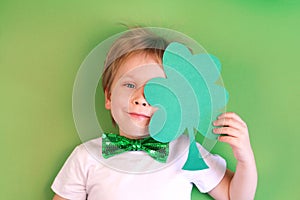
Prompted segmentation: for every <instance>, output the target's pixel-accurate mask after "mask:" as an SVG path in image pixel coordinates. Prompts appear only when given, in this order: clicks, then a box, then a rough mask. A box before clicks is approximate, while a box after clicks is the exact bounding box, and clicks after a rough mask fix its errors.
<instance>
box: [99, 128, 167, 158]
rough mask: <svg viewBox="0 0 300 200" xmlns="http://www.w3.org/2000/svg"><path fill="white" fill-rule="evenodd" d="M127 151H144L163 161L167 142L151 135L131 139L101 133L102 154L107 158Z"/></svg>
mask: <svg viewBox="0 0 300 200" xmlns="http://www.w3.org/2000/svg"><path fill="white" fill-rule="evenodd" d="M127 151H145V152H146V153H147V154H148V155H149V156H151V157H152V158H154V159H155V160H157V161H159V162H163V163H165V162H166V161H167V158H168V154H169V143H162V142H158V141H156V140H154V139H153V138H151V137H147V138H143V139H139V140H133V139H129V138H126V137H123V136H120V135H117V134H105V133H103V135H102V155H103V157H104V158H109V157H112V156H114V155H117V154H121V153H124V152H127Z"/></svg>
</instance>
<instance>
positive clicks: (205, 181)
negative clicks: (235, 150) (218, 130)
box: [183, 144, 226, 193]
mask: <svg viewBox="0 0 300 200" xmlns="http://www.w3.org/2000/svg"><path fill="white" fill-rule="evenodd" d="M197 146H198V149H199V150H200V153H201V155H202V157H204V161H205V163H206V164H207V165H208V167H209V168H208V169H203V170H196V171H188V170H183V171H184V172H183V173H184V175H185V176H186V178H187V179H188V180H189V181H190V182H191V183H193V184H194V185H195V186H196V187H197V188H198V189H199V190H200V192H202V193H207V192H209V191H211V190H212V189H213V188H215V187H216V186H217V185H218V184H219V183H220V182H221V180H222V179H223V177H224V175H225V172H226V161H225V159H224V158H222V157H221V156H219V155H214V154H211V153H209V152H207V151H206V150H205V149H204V148H203V147H202V146H201V145H200V144H197ZM203 155H205V156H203Z"/></svg>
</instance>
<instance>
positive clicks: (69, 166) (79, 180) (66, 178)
mask: <svg viewBox="0 0 300 200" xmlns="http://www.w3.org/2000/svg"><path fill="white" fill-rule="evenodd" d="M85 157H86V150H85V148H84V147H83V146H82V145H81V146H78V147H76V148H75V149H74V151H73V152H72V154H71V155H70V156H69V158H68V159H67V161H66V162H65V164H64V165H63V167H62V169H61V170H60V171H59V173H58V175H57V176H56V178H55V180H54V182H53V184H52V186H51V189H52V190H53V191H54V192H55V193H56V194H57V195H59V196H61V197H63V198H65V199H72V200H85V199H86V177H87V172H86V171H87V170H86V169H85V166H84V161H85V159H86V158H85Z"/></svg>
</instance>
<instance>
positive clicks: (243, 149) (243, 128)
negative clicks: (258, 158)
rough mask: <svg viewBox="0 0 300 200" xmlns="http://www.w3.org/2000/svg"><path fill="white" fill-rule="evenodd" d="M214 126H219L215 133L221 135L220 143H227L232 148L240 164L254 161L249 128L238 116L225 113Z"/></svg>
mask: <svg viewBox="0 0 300 200" xmlns="http://www.w3.org/2000/svg"><path fill="white" fill-rule="evenodd" d="M213 125H214V126H218V127H217V128H214V130H213V131H214V133H216V134H220V136H219V141H221V142H226V143H228V144H229V145H230V146H231V148H232V150H233V153H234V156H235V158H236V159H237V160H238V162H240V164H242V163H247V162H248V161H252V159H253V158H254V156H253V152H252V148H251V145H250V140H249V134H248V128H247V125H246V123H245V122H244V121H243V120H242V119H241V118H240V117H239V116H238V115H237V114H235V113H233V112H227V113H223V114H221V115H220V116H219V117H218V119H217V120H216V121H214V122H213ZM221 134H225V135H221Z"/></svg>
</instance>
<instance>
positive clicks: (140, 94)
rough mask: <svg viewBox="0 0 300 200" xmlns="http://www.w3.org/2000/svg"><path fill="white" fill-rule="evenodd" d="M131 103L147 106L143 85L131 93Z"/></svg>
mask: <svg viewBox="0 0 300 200" xmlns="http://www.w3.org/2000/svg"><path fill="white" fill-rule="evenodd" d="M133 103H134V104H135V105H137V106H149V104H148V102H147V101H146V99H145V96H144V87H140V88H139V89H137V90H136V91H135V93H134V94H133Z"/></svg>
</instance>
